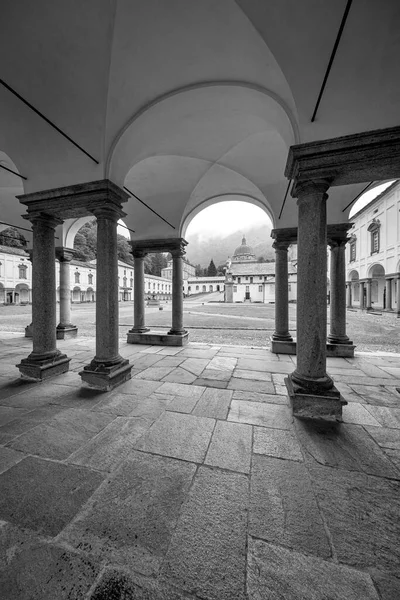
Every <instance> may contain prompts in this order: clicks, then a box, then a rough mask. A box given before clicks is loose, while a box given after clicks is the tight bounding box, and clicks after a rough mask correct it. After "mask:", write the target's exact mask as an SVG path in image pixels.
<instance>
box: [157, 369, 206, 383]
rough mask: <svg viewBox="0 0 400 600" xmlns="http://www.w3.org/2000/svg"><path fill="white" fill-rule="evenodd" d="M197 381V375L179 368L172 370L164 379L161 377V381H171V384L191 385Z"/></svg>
mask: <svg viewBox="0 0 400 600" xmlns="http://www.w3.org/2000/svg"><path fill="white" fill-rule="evenodd" d="M196 379H197V375H194V374H193V373H190V372H189V371H186V369H182V368H181V367H176V368H174V370H173V371H171V372H170V373H169V374H168V375H167V376H166V377H163V378H162V380H163V381H171V382H173V383H187V384H190V383H193V382H194V381H195V380H196Z"/></svg>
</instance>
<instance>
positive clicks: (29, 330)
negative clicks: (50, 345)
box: [4, 250, 33, 338]
mask: <svg viewBox="0 0 400 600" xmlns="http://www.w3.org/2000/svg"><path fill="white" fill-rule="evenodd" d="M28 253H29V258H28V260H29V262H30V263H31V264H33V260H32V258H33V251H32V250H28ZM32 281H33V273H32ZM29 295H30V303H31V304H32V289H30V291H29ZM4 301H5V298H4ZM25 337H27V338H31V337H33V321H31V322H30V324H29V325H27V326H26V327H25Z"/></svg>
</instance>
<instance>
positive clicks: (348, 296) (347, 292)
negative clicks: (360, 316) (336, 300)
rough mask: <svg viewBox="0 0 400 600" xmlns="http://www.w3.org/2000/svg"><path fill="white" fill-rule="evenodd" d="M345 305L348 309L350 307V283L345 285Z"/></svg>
mask: <svg viewBox="0 0 400 600" xmlns="http://www.w3.org/2000/svg"><path fill="white" fill-rule="evenodd" d="M346 304H347V307H348V308H351V307H352V304H351V281H348V282H347V283H346Z"/></svg>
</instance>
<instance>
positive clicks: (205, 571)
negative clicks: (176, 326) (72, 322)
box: [0, 334, 400, 600]
mask: <svg viewBox="0 0 400 600" xmlns="http://www.w3.org/2000/svg"><path fill="white" fill-rule="evenodd" d="M7 336H8V337H7ZM60 348H62V349H63V350H64V351H66V353H67V354H68V355H69V356H71V357H72V360H71V371H70V372H69V373H67V374H65V375H61V376H59V377H57V378H55V379H53V380H51V381H49V382H46V383H41V384H34V383H23V382H22V380H21V379H18V371H17V370H16V368H15V366H14V365H15V364H17V362H18V361H19V359H20V358H21V357H24V356H26V355H27V354H28V353H29V351H30V342H29V341H28V340H25V339H21V338H20V337H18V336H15V335H12V334H5V336H3V340H2V342H1V343H0V356H1V360H0V420H1V427H0V444H1V445H0V473H1V474H0V520H1V521H0V525H1V527H0V531H1V534H0V540H1V541H0V555H1V559H0V590H1V592H0V597H1V599H2V600H8V599H10V600H11V599H12V600H19V599H26V600H28V599H29V600H32V599H40V600H44V599H49V600H58V599H67V598H68V599H82V598H87V599H89V598H90V599H91V600H122V599H124V600H128V599H141V600H144V599H146V600H152V599H154V600H164V599H165V600H172V599H184V598H186V599H187V598H203V599H215V600H217V599H218V600H224V599H226V600H234V599H244V598H249V599H252V600H256V599H257V600H262V599H280V600H308V599H313V600H322V599H324V600H325V599H328V598H329V600H360V599H362V600H372V599H378V598H380V599H381V600H396V599H398V598H400V567H399V558H400V494H399V491H400V394H399V393H398V392H397V389H396V387H397V386H400V361H399V358H400V357H399V355H393V354H392V355H387V356H383V355H382V356H372V355H357V356H356V358H354V359H340V358H337V359H329V360H328V370H329V372H330V374H331V375H332V376H333V377H334V379H335V381H336V384H337V386H338V387H339V389H340V390H341V392H342V394H343V396H344V397H345V399H346V400H348V405H347V406H346V407H345V408H344V419H343V421H344V422H343V423H342V424H338V425H336V426H335V425H333V424H325V425H324V424H322V423H310V422H305V421H300V420H293V418H292V416H291V411H290V408H289V406H288V404H287V399H286V389H285V388H284V385H283V379H284V377H285V375H286V374H287V373H290V372H291V371H292V370H293V368H294V362H293V360H292V357H289V356H275V355H272V354H271V353H270V352H268V351H267V350H264V349H250V348H244V347H238V346H235V347H233V346H219V347H216V346H205V345H199V344H191V343H189V345H188V346H187V347H185V348H164V347H159V346H157V347H143V346H132V345H123V346H122V348H121V354H123V356H125V357H127V358H129V359H130V361H131V363H132V364H133V370H132V379H131V380H130V381H129V382H127V383H125V384H123V385H121V386H120V387H119V388H117V389H116V390H114V391H112V392H106V393H100V392H95V391H92V390H89V389H84V388H82V387H81V384H80V378H79V376H78V371H79V370H80V369H81V368H82V366H83V365H84V364H86V363H88V362H89V360H90V359H91V358H92V357H93V340H84V339H81V340H79V339H78V340H72V341H67V342H60Z"/></svg>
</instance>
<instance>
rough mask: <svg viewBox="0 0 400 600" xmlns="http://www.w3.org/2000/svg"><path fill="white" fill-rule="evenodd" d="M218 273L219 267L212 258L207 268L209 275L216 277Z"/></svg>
mask: <svg viewBox="0 0 400 600" xmlns="http://www.w3.org/2000/svg"><path fill="white" fill-rule="evenodd" d="M216 274H217V267H216V266H215V265H214V261H213V259H211V260H210V264H209V265H208V269H207V277H215V276H216Z"/></svg>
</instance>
